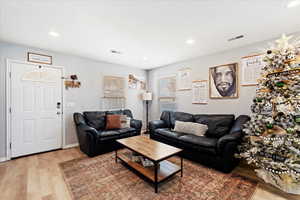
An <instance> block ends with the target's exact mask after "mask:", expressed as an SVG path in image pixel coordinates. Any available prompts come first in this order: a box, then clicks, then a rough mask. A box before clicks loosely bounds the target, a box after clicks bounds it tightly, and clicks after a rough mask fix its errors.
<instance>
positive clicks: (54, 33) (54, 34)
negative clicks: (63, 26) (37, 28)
mask: <svg viewBox="0 0 300 200" xmlns="http://www.w3.org/2000/svg"><path fill="white" fill-rule="evenodd" d="M48 34H49V35H50V36H53V37H59V36H60V34H59V33H58V32H55V31H50V32H49V33H48Z"/></svg>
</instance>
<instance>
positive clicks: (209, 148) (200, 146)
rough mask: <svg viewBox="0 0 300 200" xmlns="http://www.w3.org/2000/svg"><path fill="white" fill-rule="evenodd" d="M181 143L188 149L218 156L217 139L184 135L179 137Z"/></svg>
mask: <svg viewBox="0 0 300 200" xmlns="http://www.w3.org/2000/svg"><path fill="white" fill-rule="evenodd" d="M179 140H180V141H181V143H184V144H185V145H186V147H187V148H194V149H197V150H201V151H205V152H209V153H212V154H216V149H217V141H218V139H216V138H208V137H205V136H196V135H191V134H188V135H183V136H180V137H179Z"/></svg>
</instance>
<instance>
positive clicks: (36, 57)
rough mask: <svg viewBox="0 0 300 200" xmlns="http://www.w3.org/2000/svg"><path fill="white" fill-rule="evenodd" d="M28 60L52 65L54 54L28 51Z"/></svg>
mask: <svg viewBox="0 0 300 200" xmlns="http://www.w3.org/2000/svg"><path fill="white" fill-rule="evenodd" d="M27 61H28V62H33V63H40V64H47V65H52V56H48V55H44V54H39V53H32V52H28V53H27Z"/></svg>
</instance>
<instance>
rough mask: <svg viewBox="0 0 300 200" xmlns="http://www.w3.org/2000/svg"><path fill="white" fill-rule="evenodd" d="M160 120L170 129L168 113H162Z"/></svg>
mask: <svg viewBox="0 0 300 200" xmlns="http://www.w3.org/2000/svg"><path fill="white" fill-rule="evenodd" d="M160 120H162V121H164V122H165V124H166V126H167V127H171V124H170V111H163V112H162V113H161V115H160Z"/></svg>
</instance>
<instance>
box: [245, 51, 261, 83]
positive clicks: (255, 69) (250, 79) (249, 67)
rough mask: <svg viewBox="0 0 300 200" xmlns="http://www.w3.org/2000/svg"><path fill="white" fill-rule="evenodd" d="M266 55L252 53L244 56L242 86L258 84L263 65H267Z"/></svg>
mask: <svg viewBox="0 0 300 200" xmlns="http://www.w3.org/2000/svg"><path fill="white" fill-rule="evenodd" d="M263 59H264V55H263V54H260V55H252V56H246V57H243V58H242V60H241V70H242V80H241V85H242V86H254V85H257V80H258V79H259V78H260V73H261V69H262V67H264V66H265V65H266V63H265V62H264V61H263Z"/></svg>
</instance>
